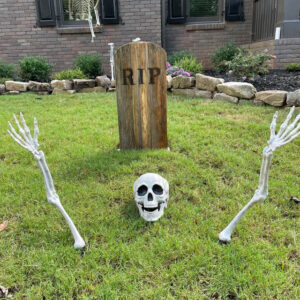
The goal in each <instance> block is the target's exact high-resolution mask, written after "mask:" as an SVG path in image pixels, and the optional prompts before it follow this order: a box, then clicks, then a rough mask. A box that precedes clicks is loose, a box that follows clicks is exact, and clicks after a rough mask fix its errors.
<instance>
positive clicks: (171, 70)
mask: <svg viewBox="0 0 300 300" xmlns="http://www.w3.org/2000/svg"><path fill="white" fill-rule="evenodd" d="M167 75H171V76H172V77H175V76H178V75H182V76H186V77H190V76H191V73H189V72H186V71H185V70H184V69H183V68H179V67H177V66H173V67H172V66H171V64H170V63H169V62H167Z"/></svg>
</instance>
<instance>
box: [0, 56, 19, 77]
mask: <svg viewBox="0 0 300 300" xmlns="http://www.w3.org/2000/svg"><path fill="white" fill-rule="evenodd" d="M15 73H16V68H15V66H14V65H13V64H5V63H4V62H3V61H1V60H0V78H14V77H15Z"/></svg>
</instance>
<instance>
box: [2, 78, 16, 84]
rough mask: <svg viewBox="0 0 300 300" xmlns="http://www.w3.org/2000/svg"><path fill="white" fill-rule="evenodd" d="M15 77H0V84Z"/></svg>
mask: <svg viewBox="0 0 300 300" xmlns="http://www.w3.org/2000/svg"><path fill="white" fill-rule="evenodd" d="M11 80H13V78H0V84H4V83H5V81H11Z"/></svg>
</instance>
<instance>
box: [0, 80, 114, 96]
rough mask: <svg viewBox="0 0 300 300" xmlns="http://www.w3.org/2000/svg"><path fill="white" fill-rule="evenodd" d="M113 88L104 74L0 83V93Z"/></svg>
mask: <svg viewBox="0 0 300 300" xmlns="http://www.w3.org/2000/svg"><path fill="white" fill-rule="evenodd" d="M114 90H115V82H112V81H111V80H110V79H109V78H108V77H107V76H106V75H103V76H98V77H97V78H96V79H74V80H52V81H51V83H47V82H37V81H29V82H21V81H5V84H0V95H1V94H4V95H16V94H20V93H24V92H34V93H37V94H42V95H47V94H54V95H55V94H74V93H77V92H79V93H93V92H104V93H106V92H111V91H114Z"/></svg>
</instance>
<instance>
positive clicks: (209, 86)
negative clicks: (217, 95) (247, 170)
mask: <svg viewBox="0 0 300 300" xmlns="http://www.w3.org/2000/svg"><path fill="white" fill-rule="evenodd" d="M222 83H224V79H222V78H215V77H211V76H206V75H203V74H196V88H197V89H199V90H206V91H211V92H213V91H215V90H216V89H217V85H218V84H222Z"/></svg>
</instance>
